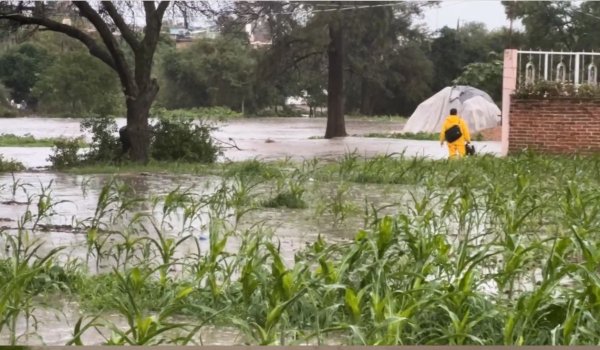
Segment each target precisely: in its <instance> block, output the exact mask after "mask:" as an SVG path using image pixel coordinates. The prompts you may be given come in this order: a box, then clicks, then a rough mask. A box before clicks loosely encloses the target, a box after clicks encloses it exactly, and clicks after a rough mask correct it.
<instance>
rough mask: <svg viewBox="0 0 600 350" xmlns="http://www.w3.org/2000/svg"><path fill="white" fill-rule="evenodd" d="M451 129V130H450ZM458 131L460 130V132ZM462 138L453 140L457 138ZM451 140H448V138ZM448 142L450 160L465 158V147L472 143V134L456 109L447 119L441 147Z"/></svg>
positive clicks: (442, 133)
mask: <svg viewBox="0 0 600 350" xmlns="http://www.w3.org/2000/svg"><path fill="white" fill-rule="evenodd" d="M450 129H451V130H450ZM457 130H460V132H458V131H457ZM459 134H460V136H459V137H458V138H456V139H455V140H453V139H454V138H455V137H456V136H458V135H459ZM448 136H449V137H450V139H447V137H448ZM446 141H447V142H448V153H449V154H450V158H460V157H464V155H465V153H466V149H465V145H466V144H467V143H469V142H471V134H470V133H469V127H468V126H467V123H465V121H464V120H463V119H462V118H461V117H460V116H459V115H458V114H457V113H456V108H452V109H451V110H450V115H449V116H447V117H446V120H445V121H444V125H443V126H442V130H441V131H440V145H442V146H444V142H446Z"/></svg>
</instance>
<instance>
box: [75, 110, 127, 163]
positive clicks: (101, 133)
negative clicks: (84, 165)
mask: <svg viewBox="0 0 600 350" xmlns="http://www.w3.org/2000/svg"><path fill="white" fill-rule="evenodd" d="M81 131H84V132H90V133H91V134H92V142H91V143H90V147H89V151H88V152H87V153H86V154H85V160H86V161H87V162H92V163H94V162H111V161H113V160H115V158H116V157H117V156H118V155H119V152H120V151H121V144H120V142H119V138H118V136H116V135H118V134H117V132H118V129H117V123H116V122H115V120H114V118H113V117H110V116H103V115H99V116H91V117H88V118H86V119H84V120H83V121H82V122H81Z"/></svg>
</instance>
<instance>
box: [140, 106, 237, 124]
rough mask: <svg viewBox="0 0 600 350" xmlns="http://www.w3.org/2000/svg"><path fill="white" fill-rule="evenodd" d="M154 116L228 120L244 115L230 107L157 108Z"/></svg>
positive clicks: (153, 112) (160, 117)
mask: <svg viewBox="0 0 600 350" xmlns="http://www.w3.org/2000/svg"><path fill="white" fill-rule="evenodd" d="M151 114H152V116H153V117H155V118H159V119H177V118H185V119H211V120H219V121H223V120H227V119H232V118H241V117H242V116H243V115H242V113H239V112H236V111H233V110H231V109H229V108H228V107H198V108H190V109H165V108H156V109H153V110H152V112H151Z"/></svg>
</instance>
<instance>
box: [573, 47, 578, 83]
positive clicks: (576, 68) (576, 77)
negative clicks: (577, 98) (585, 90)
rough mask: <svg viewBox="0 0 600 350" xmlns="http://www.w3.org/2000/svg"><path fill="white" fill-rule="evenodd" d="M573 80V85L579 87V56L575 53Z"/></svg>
mask: <svg viewBox="0 0 600 350" xmlns="http://www.w3.org/2000/svg"><path fill="white" fill-rule="evenodd" d="M574 76H575V79H574V80H573V83H574V84H575V86H578V85H579V54H578V53H576V54H575V74H574Z"/></svg>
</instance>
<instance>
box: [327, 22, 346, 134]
mask: <svg viewBox="0 0 600 350" xmlns="http://www.w3.org/2000/svg"><path fill="white" fill-rule="evenodd" d="M329 39H330V42H329V49H328V50H327V56H328V58H329V69H328V71H329V78H328V81H327V129H326V130H325V138H326V139H329V138H332V137H340V136H347V135H348V134H346V122H345V120H344V33H343V29H342V23H341V18H340V17H338V18H335V19H332V21H331V22H330V23H329Z"/></svg>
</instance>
